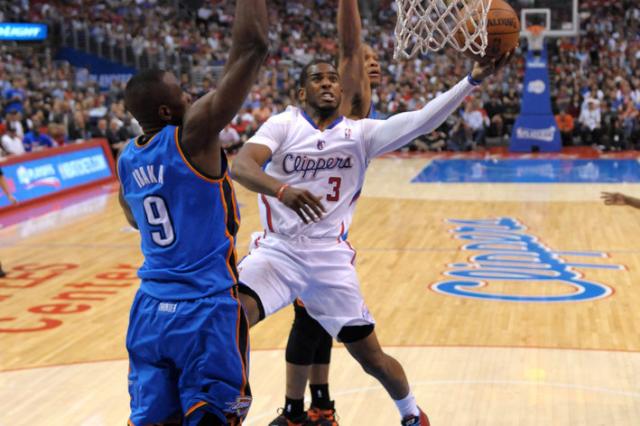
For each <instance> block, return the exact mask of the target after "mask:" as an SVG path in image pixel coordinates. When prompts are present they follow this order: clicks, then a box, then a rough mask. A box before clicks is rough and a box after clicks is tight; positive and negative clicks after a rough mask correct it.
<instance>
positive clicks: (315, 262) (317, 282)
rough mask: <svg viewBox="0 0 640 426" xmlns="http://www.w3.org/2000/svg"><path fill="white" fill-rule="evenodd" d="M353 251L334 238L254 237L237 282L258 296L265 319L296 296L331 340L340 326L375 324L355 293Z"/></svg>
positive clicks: (335, 336) (356, 286)
mask: <svg viewBox="0 0 640 426" xmlns="http://www.w3.org/2000/svg"><path fill="white" fill-rule="evenodd" d="M354 262H355V251H354V250H353V248H352V247H351V245H349V243H348V242H346V241H338V240H337V239H335V238H334V239H311V238H305V237H297V238H288V237H284V236H281V235H278V234H273V233H268V234H266V235H265V234H264V233H254V234H253V235H252V240H251V246H250V251H249V254H248V255H247V256H246V257H245V258H244V259H242V261H241V262H240V264H239V265H238V271H239V273H240V282H241V283H242V284H244V285H246V286H247V287H249V288H251V289H252V290H253V291H255V292H256V293H257V294H258V296H259V297H260V301H261V302H262V305H263V307H264V311H265V315H266V316H269V315H271V314H273V313H275V312H277V311H279V310H280V309H282V308H284V307H285V306H288V305H290V304H291V303H292V302H293V301H294V300H295V299H296V297H299V298H300V299H301V300H302V302H303V303H304V305H305V307H306V308H307V312H309V315H311V316H312V317H313V318H314V319H315V320H316V321H318V322H319V323H320V324H321V325H322V327H324V329H325V330H327V332H328V333H329V334H331V335H332V336H333V337H334V338H337V336H338V333H340V330H342V328H343V327H344V326H353V325H369V324H375V321H374V320H373V317H372V316H371V314H370V313H369V309H367V306H366V305H365V303H364V299H363V298H362V294H361V293H360V283H359V281H358V277H357V275H356V269H355V266H354Z"/></svg>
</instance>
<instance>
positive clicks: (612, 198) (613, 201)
mask: <svg viewBox="0 0 640 426" xmlns="http://www.w3.org/2000/svg"><path fill="white" fill-rule="evenodd" d="M600 198H602V200H604V203H605V204H606V205H607V206H624V205H626V204H627V197H625V195H624V194H621V193H619V192H603V193H601V194H600Z"/></svg>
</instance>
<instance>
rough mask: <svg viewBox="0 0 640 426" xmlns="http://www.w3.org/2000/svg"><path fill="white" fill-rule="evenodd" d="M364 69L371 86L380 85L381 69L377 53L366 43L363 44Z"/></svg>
mask: <svg viewBox="0 0 640 426" xmlns="http://www.w3.org/2000/svg"><path fill="white" fill-rule="evenodd" d="M363 47H364V69H365V70H366V72H367V75H368V76H369V83H370V84H371V87H373V88H375V87H378V86H379V85H380V82H381V79H382V70H381V67H380V62H378V53H376V51H375V50H373V47H371V46H370V45H368V44H365V45H364V46H363Z"/></svg>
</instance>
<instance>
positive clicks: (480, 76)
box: [471, 49, 515, 81]
mask: <svg viewBox="0 0 640 426" xmlns="http://www.w3.org/2000/svg"><path fill="white" fill-rule="evenodd" d="M514 54H515V49H514V50H511V51H509V52H507V53H505V54H504V55H502V56H500V57H499V58H495V59H492V58H489V57H485V58H483V59H482V60H480V61H477V62H476V63H475V64H473V69H472V70H471V78H473V79H474V80H476V81H482V80H484V79H485V78H487V77H489V76H490V75H492V74H495V73H496V72H498V71H499V70H500V69H501V68H502V67H504V66H505V65H507V64H508V63H509V61H511V58H513V57H514Z"/></svg>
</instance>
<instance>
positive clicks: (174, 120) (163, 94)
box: [124, 69, 191, 132]
mask: <svg viewBox="0 0 640 426" xmlns="http://www.w3.org/2000/svg"><path fill="white" fill-rule="evenodd" d="M124 103H125V106H126V108H127V109H128V110H129V111H130V112H131V114H132V115H133V116H134V117H135V118H136V120H138V122H139V123H140V126H142V129H143V130H145V132H146V130H147V129H158V128H160V127H163V126H165V125H167V124H173V125H176V126H178V125H180V124H182V118H183V117H184V114H185V112H186V111H187V108H188V107H189V104H190V103H191V96H190V95H189V94H188V93H186V92H184V91H183V90H182V88H181V87H180V83H179V82H178V79H177V78H176V77H175V76H174V75H173V74H172V73H170V72H167V71H163V70H157V69H153V70H147V71H142V72H140V73H138V74H136V75H135V76H133V77H132V78H131V80H129V82H128V83H127V87H126V89H125V91H124Z"/></svg>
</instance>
